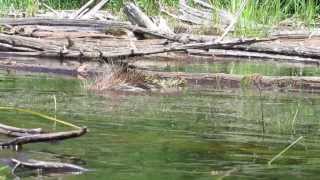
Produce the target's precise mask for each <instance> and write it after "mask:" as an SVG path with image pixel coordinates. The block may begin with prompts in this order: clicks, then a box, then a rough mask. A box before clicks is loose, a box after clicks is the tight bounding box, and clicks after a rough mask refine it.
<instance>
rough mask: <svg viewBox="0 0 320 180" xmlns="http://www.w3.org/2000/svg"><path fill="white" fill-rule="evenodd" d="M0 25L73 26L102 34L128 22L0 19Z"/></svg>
mask: <svg viewBox="0 0 320 180" xmlns="http://www.w3.org/2000/svg"><path fill="white" fill-rule="evenodd" d="M0 25H11V26H23V25H42V26H75V27H86V28H92V29H95V30H101V31H102V32H103V31H104V30H105V28H106V27H108V26H110V27H112V26H126V25H130V24H129V23H128V22H120V21H111V20H107V21H106V20H86V19H53V18H17V19H13V18H0Z"/></svg>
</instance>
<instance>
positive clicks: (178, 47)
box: [0, 34, 272, 59]
mask: <svg viewBox="0 0 320 180" xmlns="http://www.w3.org/2000/svg"><path fill="white" fill-rule="evenodd" d="M270 40H272V39H261V40H257V39H246V40H242V39H239V40H236V41H225V42H218V43H216V42H207V43H189V44H180V43H173V44H167V45H161V44H160V45H154V46H153V45H151V44H149V47H145V48H143V47H139V46H137V45H136V47H139V48H138V49H132V47H131V46H129V47H128V46H126V47H123V48H119V47H118V48H115V47H103V44H90V43H89V42H86V43H83V41H82V43H75V42H72V44H71V43H70V42H69V40H68V41H67V43H64V42H57V41H53V40H44V39H35V38H28V37H21V36H14V35H11V36H10V35H5V34H0V43H4V44H6V45H9V46H13V47H14V46H18V47H26V48H30V49H31V51H30V52H36V51H38V52H36V53H33V55H36V56H38V57H57V58H59V57H60V58H61V57H66V58H84V59H92V58H121V57H133V56H143V55H150V54H157V53H164V52H174V51H186V50H187V49H211V48H231V47H233V46H236V45H240V44H251V43H256V42H264V41H270ZM138 42H139V41H137V42H135V44H138ZM0 45H1V44H0ZM97 45H99V46H100V47H99V48H95V47H96V46H97ZM0 47H1V46H0Z"/></svg>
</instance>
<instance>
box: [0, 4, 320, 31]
mask: <svg viewBox="0 0 320 180" xmlns="http://www.w3.org/2000/svg"><path fill="white" fill-rule="evenodd" d="M126 1H128V0H110V2H108V4H107V6H106V9H109V10H111V11H112V12H114V13H117V12H119V10H120V9H121V8H122V7H123V4H124V3H125V2H126ZM161 1H162V2H161V3H162V4H164V5H165V6H167V7H168V8H170V9H174V8H175V7H176V5H177V4H178V2H179V0H161ZM44 2H45V3H46V4H47V5H49V6H51V7H53V8H54V9H77V8H79V7H81V5H83V4H85V2H87V1H86V0H44ZM136 2H137V4H138V5H139V6H140V7H141V8H142V9H143V10H144V11H145V12H147V13H148V14H151V15H155V14H158V13H159V12H158V10H159V3H158V1H157V0H136ZM210 3H211V5H212V6H213V7H214V9H226V10H228V11H230V12H232V13H236V12H237V10H238V9H239V6H240V5H241V3H242V1H241V0H210ZM17 9H19V10H23V11H26V12H27V14H28V15H33V14H34V13H35V12H36V11H37V10H38V9H39V0H0V10H2V11H8V10H9V11H12V10H17ZM319 12H320V3H319V2H318V1H316V0H251V1H249V3H248V4H247V7H246V9H245V10H244V12H243V14H242V16H241V18H240V22H239V23H238V27H237V29H236V33H237V34H246V33H248V32H249V33H250V34H253V35H255V34H260V35H261V34H263V33H265V32H267V31H268V29H270V28H273V27H277V26H279V25H281V24H293V25H295V26H308V27H312V26H313V25H314V24H315V23H316V21H317V18H318V16H319Z"/></svg>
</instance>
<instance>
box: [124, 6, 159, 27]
mask: <svg viewBox="0 0 320 180" xmlns="http://www.w3.org/2000/svg"><path fill="white" fill-rule="evenodd" d="M123 12H124V13H125V14H126V15H127V17H128V19H129V21H130V22H131V23H132V24H133V25H138V26H140V27H144V28H148V29H150V30H158V27H157V25H155V24H154V23H153V22H152V20H151V19H150V18H149V17H148V16H147V15H145V14H144V13H143V12H142V11H141V9H140V8H138V7H137V6H135V5H134V4H133V3H127V4H126V5H125V6H124V9H123Z"/></svg>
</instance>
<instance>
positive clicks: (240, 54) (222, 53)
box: [188, 49, 320, 65]
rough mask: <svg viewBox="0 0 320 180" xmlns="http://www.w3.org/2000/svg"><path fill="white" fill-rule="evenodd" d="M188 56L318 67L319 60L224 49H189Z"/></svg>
mask: <svg viewBox="0 0 320 180" xmlns="http://www.w3.org/2000/svg"><path fill="white" fill-rule="evenodd" d="M188 54H189V55H196V56H209V57H236V58H250V59H259V60H262V61H268V60H274V61H278V62H288V63H299V64H313V65H320V61H319V59H314V58H304V57H299V56H289V55H277V54H270V53H260V52H250V51H240V50H224V49H210V50H209V51H204V50H196V49H190V50H188Z"/></svg>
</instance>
